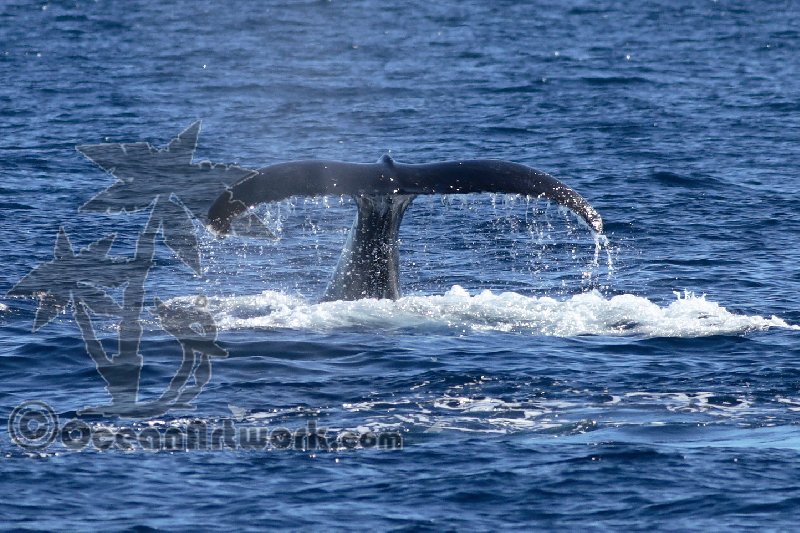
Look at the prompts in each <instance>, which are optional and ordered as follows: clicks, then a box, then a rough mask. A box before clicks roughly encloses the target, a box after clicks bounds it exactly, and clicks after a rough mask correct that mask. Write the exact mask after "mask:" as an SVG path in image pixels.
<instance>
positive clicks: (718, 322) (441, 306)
mask: <svg viewBox="0 0 800 533" xmlns="http://www.w3.org/2000/svg"><path fill="white" fill-rule="evenodd" d="M675 294H676V300H675V301H673V302H672V303H670V304H669V305H667V306H664V307H662V306H659V305H657V304H655V303H653V302H651V301H650V300H648V299H647V298H643V297H641V296H634V295H632V294H623V295H618V296H613V297H605V296H603V295H602V294H600V293H599V292H597V291H593V292H587V293H583V294H578V295H575V296H572V297H571V298H568V299H566V300H556V299H554V298H550V297H547V296H543V297H535V296H524V295H521V294H517V293H513V292H502V293H494V292H491V291H489V290H484V291H482V292H479V293H476V294H474V295H471V294H470V293H469V292H467V291H466V290H465V289H463V288H462V287H460V286H458V285H456V286H453V287H452V288H451V289H450V290H449V291H447V292H446V293H445V294H442V295H433V296H406V297H403V298H400V299H399V300H396V301H392V300H358V301H337V302H324V303H309V302H308V301H306V300H305V299H303V298H301V297H297V296H290V295H287V294H284V293H281V292H275V291H265V292H263V293H261V294H258V295H252V296H232V297H224V298H210V299H209V300H208V305H209V310H210V311H211V313H212V314H213V315H214V318H215V320H216V323H217V326H218V328H220V329H221V330H232V329H248V328H255V329H283V328H289V329H308V330H316V331H331V330H338V329H353V328H363V329H366V330H370V329H375V330H384V331H385V330H393V329H396V330H399V329H409V328H411V329H414V328H420V329H428V328H435V329H440V328H441V329H452V330H453V331H455V332H458V333H472V332H482V331H504V332H517V333H529V334H532V335H552V336H558V337H571V336H576V335H632V336H642V337H703V336H709V335H741V334H745V333H748V332H751V331H759V330H766V329H769V328H790V329H800V326H795V325H790V324H787V323H786V322H785V321H783V320H781V319H780V318H778V317H775V316H772V317H771V318H763V317H761V316H757V315H740V314H735V313H731V312H730V311H728V310H727V309H725V308H724V307H723V306H721V305H719V304H718V303H715V302H712V301H709V300H706V298H705V297H704V296H695V295H694V294H692V293H688V292H687V293H684V294H683V295H681V294H678V293H675ZM187 301H188V300H187Z"/></svg>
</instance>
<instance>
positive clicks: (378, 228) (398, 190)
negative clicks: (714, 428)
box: [208, 155, 603, 300]
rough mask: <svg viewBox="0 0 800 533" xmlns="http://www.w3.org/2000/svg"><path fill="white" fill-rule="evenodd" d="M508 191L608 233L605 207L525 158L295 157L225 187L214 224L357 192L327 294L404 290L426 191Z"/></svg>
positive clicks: (219, 226) (382, 294) (387, 294)
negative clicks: (404, 232) (406, 229)
mask: <svg viewBox="0 0 800 533" xmlns="http://www.w3.org/2000/svg"><path fill="white" fill-rule="evenodd" d="M482 192H494V193H508V194H522V195H528V196H534V197H538V198H546V199H547V200H550V201H553V202H556V203H557V204H559V205H563V206H564V207H567V208H569V209H570V210H572V211H573V212H574V213H575V214H577V215H578V216H579V217H580V218H582V219H583V220H584V221H585V222H586V223H587V224H588V225H589V226H590V227H591V228H592V230H593V231H595V232H597V233H602V231H603V220H602V218H601V217H600V214H599V213H598V212H597V211H596V210H595V209H594V208H593V207H592V206H591V205H590V204H589V203H588V202H587V201H586V200H584V199H583V197H582V196H581V195H580V194H578V193H577V192H576V191H575V190H574V189H572V188H570V187H569V186H567V185H565V184H564V183H562V182H561V181H559V180H557V179H556V178H554V177H553V176H551V175H549V174H546V173H544V172H540V171H538V170H535V169H533V168H530V167H528V166H525V165H521V164H518V163H511V162H508V161H499V160H463V161H446V162H442V163H429V164H412V165H407V164H402V163H397V162H395V161H394V160H393V159H392V158H391V157H389V156H388V155H385V156H383V157H382V158H381V159H380V160H378V162H377V163H372V164H364V163H344V162H340V161H316V160H312V161H294V162H288V163H280V164H277V165H272V166H269V167H265V168H262V169H260V170H258V171H257V172H256V173H254V174H252V175H250V176H248V177H245V178H243V179H241V180H240V181H238V182H236V183H235V184H233V185H232V186H231V187H230V188H229V189H228V190H226V191H225V192H224V193H222V194H221V195H220V196H219V197H218V198H217V200H216V201H215V202H214V204H213V205H212V206H211V209H210V210H209V213H208V218H209V224H210V226H211V229H212V230H214V231H216V232H218V233H222V234H224V233H228V232H229V231H230V229H231V222H232V221H233V219H234V218H236V217H237V216H238V215H240V214H241V213H243V212H245V211H246V210H248V209H249V208H252V207H254V206H256V205H258V204H261V203H266V202H275V201H280V200H283V199H285V198H289V197H291V196H322V195H328V194H332V195H343V194H346V195H350V196H353V197H354V198H355V199H356V203H357V205H358V213H357V215H356V220H355V222H354V224H353V227H352V229H351V230H350V234H349V236H348V239H347V243H346V244H345V247H344V250H343V251H342V256H341V258H340V260H339V264H338V265H337V268H336V271H335V273H334V276H333V278H332V280H331V282H330V284H329V285H328V289H327V290H326V294H325V297H324V298H323V299H324V300H356V299H360V298H391V299H397V298H399V297H400V288H399V271H398V269H399V254H398V246H397V239H398V234H399V228H400V223H401V222H402V219H403V214H404V213H405V211H406V209H407V208H408V206H409V205H410V204H411V202H412V201H413V200H414V198H415V197H416V196H417V195H420V194H469V193H482Z"/></svg>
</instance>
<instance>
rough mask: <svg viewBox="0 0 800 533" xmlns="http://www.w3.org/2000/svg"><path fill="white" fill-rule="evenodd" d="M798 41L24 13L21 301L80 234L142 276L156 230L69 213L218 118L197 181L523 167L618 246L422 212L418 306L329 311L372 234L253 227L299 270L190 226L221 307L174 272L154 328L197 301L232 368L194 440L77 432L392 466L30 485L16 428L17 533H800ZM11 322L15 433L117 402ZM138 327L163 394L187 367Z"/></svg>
mask: <svg viewBox="0 0 800 533" xmlns="http://www.w3.org/2000/svg"><path fill="white" fill-rule="evenodd" d="M799 28H800V6H798V5H797V3H796V2H793V1H789V2H762V1H757V2H743V1H742V2H734V1H725V0H719V1H703V2H689V1H670V2H648V3H642V4H639V3H628V2H616V1H612V0H601V1H595V2H581V1H571V2H532V3H517V2H505V1H498V2H493V3H491V4H488V5H487V4H485V3H481V2H444V3H428V2H406V3H403V4H402V5H397V6H387V5H385V4H384V3H383V2H375V1H372V0H364V1H354V2H339V1H330V2H321V1H276V2H264V3H256V2H249V3H248V2H227V3H225V4H222V3H214V2H172V3H166V2H130V3H117V4H110V3H102V2H100V3H98V2H82V1H79V2H71V1H70V2H49V3H45V2H34V3H31V2H9V1H6V2H3V3H2V7H0V76H1V77H0V79H1V80H2V83H0V116H1V117H2V120H0V174H1V175H2V183H0V192H2V200H0V232H2V238H1V239H0V243H2V244H0V246H2V256H3V258H4V261H3V264H4V268H3V271H2V273H0V290H1V291H2V293H3V294H5V293H6V292H7V291H9V290H10V289H11V288H12V287H13V286H14V285H15V284H16V283H17V282H18V281H19V280H20V279H21V278H22V277H23V276H25V275H26V274H27V273H28V272H29V271H31V269H33V268H34V267H36V266H37V265H39V264H41V263H43V262H47V261H50V260H51V259H52V258H53V253H54V243H55V242H56V236H57V234H58V232H59V228H60V227H64V228H65V230H66V231H67V232H68V234H69V236H70V239H71V241H72V245H73V246H74V247H75V248H76V249H78V248H83V247H86V246H88V245H89V244H90V243H92V242H94V241H96V240H98V239H100V238H102V237H104V236H106V235H108V234H109V233H112V232H115V233H116V234H117V242H116V243H115V244H114V247H113V249H112V253H113V254H117V255H120V256H124V255H126V254H130V253H131V250H132V248H133V245H134V243H135V242H136V238H137V235H138V232H139V231H140V230H141V227H142V225H143V224H144V222H145V221H146V213H144V212H140V213H138V214H122V215H110V214H97V213H87V212H79V211H78V208H79V207H80V206H81V205H83V204H84V203H85V202H87V201H88V200H89V199H91V198H92V197H93V196H94V195H96V194H97V193H99V192H101V191H103V190H104V189H105V188H106V187H108V186H110V185H111V184H112V183H114V178H113V177H112V176H111V175H109V174H107V173H105V172H103V170H101V169H100V168H98V167H97V166H96V165H94V164H93V163H92V162H91V161H89V160H88V159H86V158H84V157H83V156H82V155H81V154H80V153H79V152H77V151H76V150H75V147H76V146H77V145H82V144H96V143H104V142H107V143H122V142H125V143H128V142H136V141H148V142H150V143H152V144H153V145H154V146H157V147H163V146H166V144H167V143H168V142H169V141H170V140H171V139H172V138H174V137H175V136H176V135H177V134H178V133H180V132H181V131H182V130H183V129H184V128H186V127H187V126H189V125H190V124H191V123H193V122H194V121H195V120H198V119H201V120H202V130H201V133H200V137H199V143H198V147H197V150H196V152H195V160H196V161H201V160H210V161H213V162H219V163H239V164H240V165H242V166H245V167H248V168H258V167H262V166H266V165H268V164H272V163H277V162H282V161H289V160H296V159H305V158H324V159H340V160H346V161H356V162H372V161H375V160H376V159H377V158H378V157H380V156H381V154H383V153H386V152H390V153H391V155H392V156H393V157H394V158H395V159H397V160H398V161H402V162H408V163H424V162H431V161H439V160H447V159H457V158H497V159H507V160H511V161H516V162H519V163H524V164H528V165H530V166H532V167H534V168H538V169H541V170H544V171H546V172H548V173H551V174H553V175H555V176H557V177H559V178H560V179H562V180H563V181H565V182H566V183H568V184H569V185H570V186H572V187H574V188H575V189H576V190H578V191H579V192H580V193H581V194H582V195H583V196H584V197H585V198H586V199H587V200H589V202H591V203H592V205H594V206H595V207H596V208H597V209H598V211H599V212H600V213H601V214H602V216H603V218H604V221H605V227H606V234H607V237H608V239H609V243H608V245H607V246H600V247H599V248H598V245H597V243H595V240H594V239H593V237H592V235H591V233H590V232H589V231H588V229H587V228H586V227H585V226H584V225H582V224H580V223H579V222H578V221H577V219H576V218H575V217H574V216H572V215H570V214H568V213H565V212H563V211H561V210H559V209H557V208H555V207H554V206H548V205H547V204H546V203H544V202H536V201H530V200H528V199H526V198H519V197H510V196H506V195H488V194H487V195H470V196H467V197H459V196H447V197H442V196H432V197H425V198H420V199H418V200H416V201H415V203H414V205H413V206H412V207H411V209H410V210H409V212H408V213H407V215H406V219H405V222H404V225H403V227H402V231H401V239H402V244H401V262H402V283H403V291H404V295H405V297H404V298H403V299H401V300H399V301H397V302H389V301H360V302H329V303H325V304H318V303H317V301H318V299H319V297H320V296H321V294H322V291H323V289H324V287H325V284H326V282H327V279H328V276H329V275H330V273H331V272H332V270H333V268H334V265H335V263H336V259H337V257H338V254H339V251H340V249H341V246H342V243H343V242H344V239H345V237H346V232H347V229H348V228H349V226H350V224H351V221H352V217H353V215H354V212H355V208H354V206H353V203H352V201H351V200H349V199H347V198H338V197H327V198H293V199H291V200H289V201H285V202H282V203H280V204H276V205H270V206H266V207H262V208H260V210H259V211H258V214H259V216H261V217H262V218H263V219H264V220H265V221H266V222H267V225H268V226H269V227H270V229H271V230H272V231H273V232H274V233H275V234H276V235H277V236H278V237H279V238H278V239H270V238H264V239H258V238H236V237H234V238H228V239H215V238H213V236H211V235H209V234H207V233H204V232H203V231H202V229H201V228H199V226H198V234H199V235H200V239H201V241H202V247H201V252H202V254H201V256H202V264H203V272H202V275H200V276H197V275H195V274H193V273H192V272H191V270H189V269H188V268H186V267H185V265H183V264H181V263H180V262H179V261H178V260H177V259H176V258H175V257H174V256H173V254H172V253H171V252H170V250H169V249H168V248H167V247H166V246H159V249H158V252H157V265H156V267H155V268H154V269H153V270H152V272H151V274H150V277H149V278H148V294H149V295H150V296H156V295H157V296H158V297H160V298H161V299H162V300H169V301H173V302H181V301H184V300H185V299H192V298H195V296H196V295H197V294H203V295H206V297H207V300H208V309H209V311H210V312H211V313H212V314H213V315H214V318H215V321H216V324H217V326H218V327H219V342H220V344H221V345H223V346H224V347H225V348H226V349H227V350H228V357H227V358H225V359H219V360H215V361H214V364H213V376H212V377H211V379H210V381H209V382H208V384H207V385H206V386H205V387H204V389H203V391H202V393H201V394H200V395H199V396H197V398H196V400H195V401H194V402H193V403H194V406H195V408H194V410H192V411H186V412H181V411H170V412H169V413H167V414H164V415H163V416H158V417H153V418H151V419H147V420H136V421H130V420H127V421H126V420H120V419H117V418H114V417H94V418H91V417H90V418H86V420H87V424H89V427H91V428H92V430H93V431H95V432H98V431H99V430H100V429H101V428H105V429H107V430H108V431H116V430H119V428H121V427H126V426H130V427H133V428H135V429H136V430H137V431H138V430H141V429H142V428H145V427H151V428H156V429H158V430H159V431H166V429H167V428H170V427H172V428H179V427H182V424H184V423H185V422H186V420H189V419H191V420H199V421H201V422H204V423H207V424H210V425H215V424H218V425H222V424H223V421H224V420H233V421H234V422H235V423H236V424H239V425H249V426H264V427H269V428H281V427H283V428H288V429H290V430H294V429H296V428H308V427H309V423H313V424H316V426H318V427H320V428H327V429H328V431H329V432H330V433H331V434H333V433H335V432H337V431H339V432H341V431H343V430H349V431H351V432H353V433H354V434H359V435H365V434H370V432H372V434H383V433H386V434H397V435H400V436H401V437H402V445H403V446H402V449H393V450H387V449H379V448H378V447H374V446H369V445H368V443H367V444H365V443H366V441H364V442H361V444H359V445H358V446H356V447H355V449H352V450H344V449H338V450H335V451H332V450H324V449H319V446H311V447H309V448H311V449H305V450H302V449H291V450H281V449H277V448H276V447H274V446H273V447H269V446H268V447H267V449H265V450H242V449H238V450H234V449H230V448H227V449H223V450H211V451H198V450H192V451H184V452H180V451H167V450H162V451H158V452H154V451H145V450H142V449H134V450H122V449H110V450H106V451H99V450H96V449H93V447H92V446H88V447H87V448H86V449H84V450H82V451H73V450H70V449H67V448H65V447H64V446H58V445H57V443H56V444H54V445H53V446H51V447H50V448H48V449H46V450H43V451H36V452H29V451H26V450H24V449H22V448H20V447H19V446H18V445H17V444H16V443H14V442H12V439H11V434H10V432H9V430H8V429H7V428H5V427H3V428H2V429H0V452H2V455H1V456H0V464H1V465H2V470H0V472H2V476H0V487H1V488H2V489H1V491H2V494H3V495H4V497H3V498H2V502H0V520H2V525H3V527H5V528H9V529H21V530H52V529H56V530H80V529H84V530H90V529H102V530H155V531H158V530H188V529H194V528H201V529H211V528H231V529H233V528H235V529H241V530H245V529H251V530H261V529H265V528H268V527H270V528H271V527H274V528H281V529H290V530H292V529H294V530H296V529H301V528H306V527H309V526H317V527H319V528H321V529H323V530H340V529H350V528H354V527H355V528H360V529H375V530H398V531H416V530H421V531H426V530H429V531H451V530H452V531H457V530H469V529H474V530H475V529H476V530H487V529H490V530H496V529H497V530H499V529H522V528H529V527H531V526H533V527H538V528H547V529H574V530H669V531H674V530H705V531H708V530H729V529H734V528H736V529H739V528H741V529H759V530H762V529H763V530H791V529H794V528H795V527H796V522H795V517H796V515H797V509H798V506H799V505H800V430H799V429H798V427H799V426H798V422H800V415H798V413H799V412H800V359H799V358H798V356H800V344H798V342H797V339H798V331H797V330H798V327H797V326H798V325H800V298H799V297H798V294H800V271H799V270H798V267H797V265H798V263H799V262H800V252H798V251H797V249H796V247H795V246H794V244H795V243H796V242H797V240H798V233H799V232H800V219H798V217H797V216H796V214H795V211H796V205H797V198H798V193H797V191H798V180H797V175H796V172H797V168H798V166H800V99H798V95H800V60H798V58H800V30H799ZM210 200H211V199H210ZM2 303H3V306H2V307H1V308H0V309H2V310H1V311H0V327H2V332H3V334H2V338H0V413H1V414H0V417H2V418H3V419H4V420H5V419H6V418H8V417H10V416H11V413H12V410H13V409H14V408H15V406H17V405H19V404H20V403H21V402H23V401H26V400H38V401H42V402H46V403H47V404H48V405H50V406H52V408H53V409H54V411H55V412H56V413H57V414H58V416H59V419H60V420H61V421H62V424H63V423H64V422H65V421H68V420H71V419H74V418H76V417H78V412H79V411H80V410H81V409H83V408H84V407H86V406H92V405H101V404H103V403H104V402H106V403H107V401H108V393H107V391H106V390H105V389H104V383H103V381H102V379H101V378H100V376H99V375H98V373H97V372H96V371H95V368H94V365H93V364H92V360H91V359H90V357H89V355H88V354H87V350H86V347H85V345H84V339H83V338H82V336H81V331H80V330H79V329H78V326H77V325H76V322H75V320H74V319H73V314H72V311H71V310H67V311H66V312H65V313H63V314H61V315H60V316H59V317H57V318H56V320H54V321H53V322H51V323H50V324H48V325H46V326H45V327H44V328H42V329H41V330H39V331H37V332H35V333H33V332H32V331H31V329H32V325H33V323H34V317H35V313H36V309H37V301H36V300H33V299H19V298H9V297H4V298H2ZM143 317H144V318H143V320H144V326H145V335H144V338H143V340H142V345H141V353H142V355H143V356H144V360H145V369H144V373H143V379H142V390H141V391H140V392H141V394H142V396H147V395H153V394H157V393H158V391H159V390H160V389H161V388H163V386H164V385H165V384H166V383H168V382H169V380H170V377H171V376H172V375H173V374H174V372H175V367H176V365H177V364H178V359H179V356H178V355H177V354H178V353H179V351H177V350H179V348H178V347H177V344H176V343H175V342H174V340H172V339H171V337H169V336H168V335H166V334H165V333H164V332H163V331H161V330H160V329H159V327H158V322H157V320H156V319H155V317H154V315H152V314H148V313H147V312H144V314H143ZM98 332H99V333H98V334H99V336H100V337H101V338H102V340H103V341H104V342H106V344H107V345H108V344H109V343H110V344H113V341H114V339H115V326H114V324H113V323H109V322H108V321H107V322H106V323H104V324H102V325H101V326H100V327H99V329H98ZM3 426H5V424H3ZM317 444H318V443H317Z"/></svg>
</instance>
